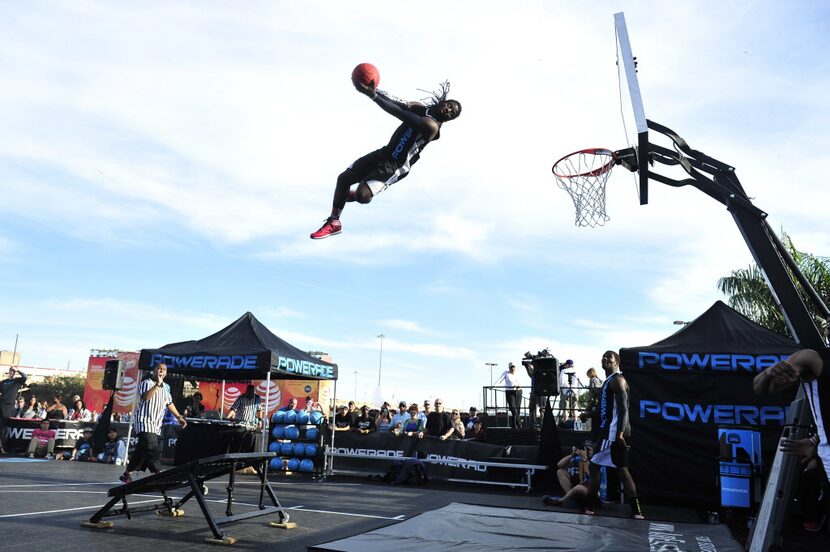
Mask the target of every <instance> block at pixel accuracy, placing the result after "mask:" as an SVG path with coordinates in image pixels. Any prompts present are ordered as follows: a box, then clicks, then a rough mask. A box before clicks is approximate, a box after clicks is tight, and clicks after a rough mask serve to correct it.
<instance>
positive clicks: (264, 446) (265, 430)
mask: <svg viewBox="0 0 830 552" xmlns="http://www.w3.org/2000/svg"><path fill="white" fill-rule="evenodd" d="M270 408H271V368H270V367H269V368H268V374H267V376H266V378H265V413H264V414H263V415H262V439H260V443H259V452H265V451H267V450H268V434H269V423H268V422H269V421H270V418H269V417H268V411H269V410H270Z"/></svg>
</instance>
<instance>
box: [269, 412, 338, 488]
mask: <svg viewBox="0 0 830 552" xmlns="http://www.w3.org/2000/svg"><path fill="white" fill-rule="evenodd" d="M324 421H325V418H324V417H323V414H322V413H321V412H312V413H311V414H309V413H307V412H305V411H302V410H300V411H297V410H278V411H277V412H275V413H274V415H273V416H272V417H271V424H272V425H273V429H272V430H271V437H272V439H273V441H272V442H271V444H270V446H269V447H268V450H269V451H271V452H276V453H277V454H278V455H279V456H278V457H277V458H273V459H272V460H271V462H270V464H269V466H270V468H271V469H272V470H285V471H292V472H293V471H300V472H306V473H312V472H313V471H314V466H315V459H316V458H317V454H318V453H319V452H320V448H321V447H320V445H321V443H320V437H321V432H320V427H319V426H320V425H321V424H323V422H324Z"/></svg>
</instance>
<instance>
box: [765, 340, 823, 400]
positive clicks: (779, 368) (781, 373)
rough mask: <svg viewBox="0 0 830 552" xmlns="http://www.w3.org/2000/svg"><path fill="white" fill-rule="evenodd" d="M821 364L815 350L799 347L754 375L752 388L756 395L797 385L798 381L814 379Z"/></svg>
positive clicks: (784, 389)
mask: <svg viewBox="0 0 830 552" xmlns="http://www.w3.org/2000/svg"><path fill="white" fill-rule="evenodd" d="M822 365H823V362H822V360H821V356H819V354H818V353H817V352H815V351H814V350H812V349H801V350H800V351H796V352H795V353H793V354H792V355H790V357H789V358H788V359H787V360H782V361H781V362H779V363H778V364H775V365H773V366H770V367H769V368H767V369H766V370H764V371H763V372H761V373H760V374H758V375H757V376H755V379H754V380H753V382H752V384H753V388H754V389H755V393H756V394H758V395H769V394H771V393H778V392H781V391H787V390H790V389H792V388H794V387H795V386H796V385H798V383H799V381H811V380H814V379H816V378H817V377H818V376H819V375H820V374H821V371H822V368H823V366H822Z"/></svg>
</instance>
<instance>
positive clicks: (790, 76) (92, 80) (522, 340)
mask: <svg viewBox="0 0 830 552" xmlns="http://www.w3.org/2000/svg"><path fill="white" fill-rule="evenodd" d="M675 4H676V3H660V4H658V3H654V2H592V3H577V2H523V1H518V2H511V3H510V4H509V6H508V5H507V4H505V3H504V2H486V1H485V2H481V1H478V2H465V1H460V2H452V3H446V2H423V3H419V4H418V6H417V9H416V8H413V7H411V6H408V5H403V4H400V5H397V4H390V3H388V2H372V1H368V2H367V1H361V2H356V1H355V2H353V1H340V2H302V3H299V2H261V3H257V2H249V3H245V4H244V5H242V4H237V3H229V2H192V3H189V2H176V3H170V2H156V3H152V2H148V3H116V4H113V3H104V2H38V3H34V2H32V3H28V2H27V3H8V4H7V5H6V6H5V8H4V17H3V18H2V20H0V32H2V36H3V37H4V47H3V49H2V50H0V74H1V75H2V77H0V79H2V80H1V81H0V82H1V83H2V86H0V98H1V99H2V101H0V126H1V127H2V128H3V132H2V133H0V197H2V210H3V216H2V218H0V301H2V316H0V349H7V350H10V349H11V348H12V347H13V345H14V339H15V335H16V334H19V335H20V345H19V350H20V351H21V353H22V361H23V364H26V365H37V366H55V367H64V366H66V364H67V363H68V362H69V363H71V366H72V367H80V366H85V365H86V357H87V355H88V351H89V349H90V348H95V347H100V348H120V349H128V350H129V349H140V348H142V347H157V346H160V345H163V344H166V343H170V342H175V341H181V340H185V339H194V338H199V337H202V336H204V335H207V334H208V333H212V332H214V331H216V330H218V329H219V328H221V327H223V326H225V325H226V324H228V323H230V322H231V321H233V320H234V319H236V318H237V317H238V316H240V315H241V314H243V313H244V312H245V311H248V310H250V311H251V312H253V313H254V314H255V315H256V316H257V317H258V318H259V319H260V320H262V321H263V322H264V323H265V324H267V325H268V326H269V327H270V328H271V329H272V330H273V331H274V332H275V333H277V334H278V335H280V336H282V337H283V338H285V339H287V340H288V341H290V342H292V343H294V344H295V345H297V346H298V347H301V348H303V349H314V350H323V351H327V352H329V353H330V354H331V355H332V356H333V357H334V359H335V361H336V362H337V363H338V364H339V366H340V370H341V380H340V393H341V396H342V395H343V394H349V395H351V394H353V392H354V389H355V384H356V387H357V393H358V398H359V399H362V398H363V397H367V398H369V397H371V396H372V395H373V394H374V392H375V387H376V385H377V379H378V364H379V362H378V356H379V339H378V338H377V337H376V336H377V335H378V334H381V333H383V334H385V335H386V338H385V339H384V341H383V376H382V383H383V386H382V388H383V393H384V397H385V398H387V399H390V400H391V399H392V398H394V400H400V399H405V400H408V401H416V400H418V401H420V400H422V399H424V398H435V397H436V396H442V397H443V398H445V399H446V400H447V401H448V403H450V404H451V405H454V406H468V405H471V404H480V402H481V387H482V386H484V385H487V384H488V383H489V380H490V375H489V368H487V367H486V366H485V363H486V362H497V363H499V368H498V369H497V372H498V371H500V370H503V369H504V368H505V367H506V365H507V363H508V362H509V361H511V360H512V361H518V360H519V359H520V358H521V356H522V353H524V352H525V351H527V350H533V351H536V350H538V349H541V348H543V347H550V348H551V350H552V351H553V353H554V354H555V355H557V356H558V357H559V358H561V359H563V360H564V359H565V358H572V359H574V360H575V361H576V365H577V368H578V369H579V371H580V373H584V370H586V369H587V368H588V367H590V366H596V367H599V358H600V356H601V354H602V353H603V352H604V351H605V350H607V349H619V348H621V347H629V346H637V345H643V344H647V343H651V342H653V341H656V340H658V339H661V338H663V337H665V336H666V335H668V334H670V333H672V332H673V331H675V330H676V329H677V327H676V326H674V325H673V324H672V321H674V320H691V319H693V318H694V317H695V316H697V315H698V314H700V313H701V312H702V311H703V310H705V309H706V308H707V307H708V306H710V305H711V303H712V302H714V301H715V300H717V299H720V298H722V297H721V295H720V294H719V293H718V291H717V289H716V281H717V278H718V277H720V276H722V275H725V274H728V273H729V271H731V270H733V269H736V268H742V267H745V266H746V265H747V264H749V262H750V256H749V253H748V251H747V249H746V246H745V245H744V244H743V242H742V239H741V237H740V235H739V233H738V231H737V229H736V228H735V226H734V223H733V222H732V220H731V217H730V216H729V214H728V212H727V211H726V210H725V208H724V207H722V206H721V205H720V204H717V203H715V202H713V201H712V200H710V199H709V198H708V197H705V196H704V195H703V194H701V193H700V192H697V191H696V190H692V189H679V190H678V189H673V188H668V187H665V186H662V185H660V184H657V183H653V184H652V186H651V198H650V204H649V205H648V206H645V207H640V206H639V205H638V202H637V194H636V190H635V188H634V184H633V180H632V177H631V175H629V174H627V173H626V174H624V173H623V171H622V170H619V169H618V170H617V171H616V172H615V174H614V175H613V176H612V177H611V181H610V182H609V184H608V212H609V214H610V216H611V221H610V222H609V223H608V224H606V226H605V227H604V228H600V229H578V228H575V227H574V226H573V205H572V204H571V201H570V199H569V198H568V196H567V195H566V194H565V193H564V192H562V191H561V190H559V189H558V188H557V187H556V184H555V182H554V180H553V178H552V176H551V173H550V166H551V165H552V163H553V162H554V161H555V160H556V159H558V158H559V157H560V156H562V155H564V154H566V153H568V152H570V151H573V150H576V149H581V148H585V147H608V148H611V149H618V148H621V147H624V146H625V145H626V144H625V136H624V132H623V127H622V123H621V116H620V106H619V95H618V94H619V93H618V88H617V71H616V67H615V43H614V27H613V14H614V13H615V12H617V11H624V12H625V14H626V19H627V22H628V28H629V33H630V36H631V41H632V44H633V48H634V53H635V55H636V56H637V57H638V59H639V63H640V65H639V75H640V85H641V87H642V92H643V96H644V99H645V107H646V114H647V116H648V117H649V118H651V119H653V120H655V121H657V122H660V123H663V124H665V125H667V126H669V127H671V128H673V129H674V130H676V131H677V132H678V133H679V134H680V135H681V136H683V137H684V138H686V140H687V141H688V142H689V143H690V145H691V146H692V147H693V148H696V149H699V150H701V151H704V152H706V153H708V154H709V155H711V156H713V157H715V158H717V159H719V160H721V161H723V162H725V163H728V164H730V165H733V166H735V167H736V168H737V173H738V175H739V177H740V178H741V181H742V183H743V184H744V187H745V188H746V189H747V192H748V193H749V195H750V196H752V197H753V198H754V201H755V204H756V205H757V206H759V207H760V208H762V209H764V210H766V211H768V212H769V213H770V222H771V224H772V225H773V227H774V228H776V229H782V228H783V229H784V230H786V231H787V232H788V233H789V234H790V235H791V237H792V238H793V239H794V240H795V242H796V245H797V246H798V247H800V248H803V249H805V250H807V251H810V252H813V253H816V254H820V255H827V254H828V252H830V243H828V234H827V232H826V227H827V222H826V207H825V206H826V205H828V204H830V192H828V188H827V186H826V185H825V172H826V166H827V162H826V159H824V157H826V153H825V152H827V151H830V148H828V147H827V146H828V141H830V139H828V133H827V129H828V128H830V120H829V119H830V109H829V108H830V95H829V94H828V93H827V91H828V90H830V83H829V82H828V75H830V71H829V70H828V69H830V68H829V67H828V63H830V62H828V59H830V57H829V56H828V51H830V48H828V46H830V44H829V43H830V39H828V37H827V35H826V32H824V28H825V27H826V22H827V21H828V16H829V15H830V14H829V13H828V9H827V8H826V7H825V6H824V5H823V4H822V3H815V2H788V3H786V4H771V3H767V2H749V1H744V2H695V3H693V4H691V3H690V4H688V5H685V4H684V5H675ZM364 61H368V62H371V63H373V64H375V65H376V66H377V67H378V68H379V69H380V74H381V88H383V89H386V90H389V91H390V92H392V93H393V94H395V95H397V96H399V97H402V98H406V99H420V98H423V97H424V93H423V92H419V91H418V89H419V88H420V89H433V88H435V87H436V85H437V83H438V82H439V81H441V80H443V79H446V78H448V79H450V80H451V82H452V94H451V95H452V96H454V97H456V98H457V99H459V100H460V101H461V102H462V104H463V106H464V111H463V114H462V116H461V117H460V118H459V119H458V120H457V121H455V122H452V123H450V124H448V125H446V126H445V127H444V129H443V131H442V138H441V140H440V141H438V142H436V143H434V144H431V145H430V146H429V148H427V150H426V151H425V152H424V155H423V157H422V159H421V161H420V162H419V163H418V164H417V165H415V167H414V169H413V171H412V174H411V176H410V177H409V178H407V179H406V180H404V181H402V182H400V183H399V184H396V185H395V186H393V187H392V188H391V189H390V190H388V191H387V192H385V193H383V194H381V195H380V196H378V197H377V198H376V199H375V201H373V202H372V204H370V205H368V206H358V205H354V204H350V205H348V206H347V208H346V210H345V212H344V214H343V217H342V220H343V226H344V231H343V234H342V235H340V236H336V237H334V238H331V239H328V240H325V241H322V242H313V241H311V240H309V239H308V234H309V233H310V232H311V231H313V230H315V229H316V228H317V227H318V226H319V225H320V224H321V223H322V221H323V219H324V218H325V216H326V215H327V214H328V211H329V209H330V205H331V195H332V192H333V187H334V180H335V178H336V176H337V174H338V173H339V172H340V171H342V170H343V169H344V168H345V167H346V166H348V164H350V163H351V162H352V161H353V160H354V159H356V158H357V157H359V156H360V155H363V154H364V153H366V152H368V151H371V150H373V149H375V148H377V147H380V146H381V145H383V144H384V143H386V141H387V140H388V138H389V135H390V134H391V133H392V131H393V130H394V128H395V126H396V121H395V120H394V119H392V118H391V117H389V116H388V115H386V114H385V113H383V112H382V111H381V110H379V109H378V108H377V107H376V106H375V105H373V104H372V103H371V102H370V101H369V100H368V99H366V98H365V97H363V96H361V95H359V94H357V93H356V92H355V91H354V89H353V88H352V87H351V84H350V82H349V74H350V72H351V69H352V67H353V66H354V65H356V64H357V63H360V62H364ZM354 372H357V376H355V374H354Z"/></svg>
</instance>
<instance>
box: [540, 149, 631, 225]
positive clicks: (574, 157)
mask: <svg viewBox="0 0 830 552" xmlns="http://www.w3.org/2000/svg"><path fill="white" fill-rule="evenodd" d="M616 164H617V157H616V155H615V154H614V152H613V151H611V150H609V149H605V148H591V149H584V150H580V151H575V152H573V153H571V154H568V155H566V156H565V157H563V158H562V159H560V160H559V161H557V162H556V163H554V164H553V168H552V169H551V170H552V171H553V176H555V177H556V182H557V183H558V184H559V187H560V188H562V189H563V190H565V191H566V192H568V195H570V196H571V199H572V200H573V202H574V207H576V220H575V224H576V226H590V227H591V228H594V227H596V226H602V225H603V224H605V223H606V222H608V220H609V219H610V217H609V216H608V215H607V214H606V213H605V183H606V182H607V181H608V177H609V176H611V169H613V168H614V165H616Z"/></svg>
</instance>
